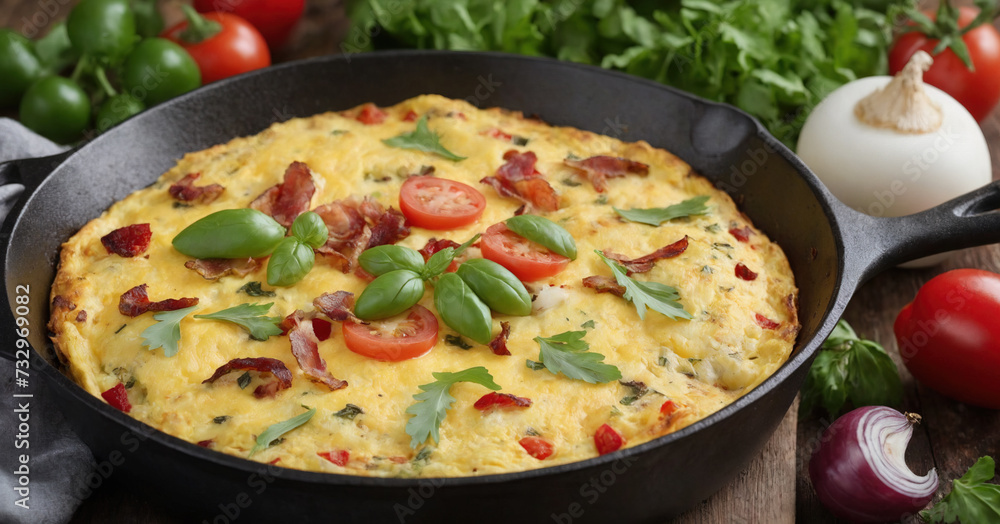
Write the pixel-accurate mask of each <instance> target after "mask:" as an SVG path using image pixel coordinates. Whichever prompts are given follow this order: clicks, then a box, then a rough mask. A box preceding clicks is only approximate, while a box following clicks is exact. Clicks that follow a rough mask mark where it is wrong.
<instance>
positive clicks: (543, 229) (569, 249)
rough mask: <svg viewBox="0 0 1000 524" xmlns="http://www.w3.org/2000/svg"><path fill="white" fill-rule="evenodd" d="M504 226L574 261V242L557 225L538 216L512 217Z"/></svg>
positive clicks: (567, 232) (571, 236)
mask: <svg viewBox="0 0 1000 524" xmlns="http://www.w3.org/2000/svg"><path fill="white" fill-rule="evenodd" d="M505 224H506V225H507V228H508V229H510V230H511V231H513V232H515V233H517V234H518V235H521V236H522V237H524V238H527V239H528V240H531V241H532V242H537V243H539V244H541V245H543V246H545V247H547V248H549V249H550V250H552V252H553V253H558V254H560V255H562V256H564V257H566V258H568V259H570V260H576V240H574V239H573V235H570V234H569V231H566V230H565V229H563V227H562V226H560V225H559V224H556V223H555V222H553V221H551V220H549V219H547V218H545V217H540V216H538V215H517V216H513V217H510V218H508V219H507V220H506V222H505Z"/></svg>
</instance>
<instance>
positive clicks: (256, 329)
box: [194, 302, 282, 340]
mask: <svg viewBox="0 0 1000 524" xmlns="http://www.w3.org/2000/svg"><path fill="white" fill-rule="evenodd" d="M273 305H274V302H268V303H267V304H240V305H238V306H233V307H231V308H228V309H223V310H221V311H216V312H215V313H210V314H207V315H195V316H194V318H204V319H207V320H221V321H223V322H231V323H233V324H236V325H237V326H240V327H242V328H243V329H245V330H247V331H248V332H249V333H250V338H252V339H254V340H267V337H271V336H276V335H280V334H281V331H282V330H281V328H280V327H278V324H280V323H281V317H269V316H267V312H268V311H270V310H271V306H273Z"/></svg>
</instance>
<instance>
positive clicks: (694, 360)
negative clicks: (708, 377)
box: [688, 358, 701, 364]
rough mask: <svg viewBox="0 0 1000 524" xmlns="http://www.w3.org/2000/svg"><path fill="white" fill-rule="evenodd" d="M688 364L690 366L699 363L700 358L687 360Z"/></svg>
mask: <svg viewBox="0 0 1000 524" xmlns="http://www.w3.org/2000/svg"><path fill="white" fill-rule="evenodd" d="M688 362H690V363H692V364H697V363H698V362H701V359H700V358H689V359H688Z"/></svg>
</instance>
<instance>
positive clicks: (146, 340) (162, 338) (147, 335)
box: [141, 306, 198, 357]
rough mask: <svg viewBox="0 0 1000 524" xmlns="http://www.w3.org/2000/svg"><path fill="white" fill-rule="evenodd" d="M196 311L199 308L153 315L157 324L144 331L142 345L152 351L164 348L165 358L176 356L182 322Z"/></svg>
mask: <svg viewBox="0 0 1000 524" xmlns="http://www.w3.org/2000/svg"><path fill="white" fill-rule="evenodd" d="M195 309H198V306H191V307H186V308H184V309H178V310H175V311H164V312H162V313H157V314H155V315H153V320H156V323H155V324H153V325H151V326H149V327H148V328H146V329H144V330H143V331H142V334H141V336H142V345H143V346H146V347H148V348H149V349H150V350H153V349H157V348H163V356H165V357H172V356H174V355H176V354H177V349H178V348H177V342H179V341H180V339H181V320H182V319H183V318H184V317H186V316H188V314H189V313H191V312H192V311H194V310H195Z"/></svg>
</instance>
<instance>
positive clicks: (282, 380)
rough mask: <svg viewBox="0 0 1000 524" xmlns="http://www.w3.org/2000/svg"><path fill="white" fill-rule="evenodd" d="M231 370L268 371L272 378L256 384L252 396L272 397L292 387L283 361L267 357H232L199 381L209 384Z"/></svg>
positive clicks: (264, 372)
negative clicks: (258, 384)
mask: <svg viewBox="0 0 1000 524" xmlns="http://www.w3.org/2000/svg"><path fill="white" fill-rule="evenodd" d="M233 371H256V372H258V373H260V374H266V373H269V374H271V376H273V377H274V380H271V381H268V382H267V383H266V384H261V385H260V386H257V389H255V390H254V392H253V396H255V397H257V398H264V397H273V396H274V395H276V394H277V393H278V392H279V391H281V390H283V389H288V388H290V387H292V372H291V371H288V367H287V366H285V363H284V362H282V361H280V360H278V359H276V358H267V357H257V358H234V359H232V360H230V361H229V362H226V363H225V364H223V365H221V366H219V369H216V370H215V373H214V374H213V375H212V376H211V377H209V378H207V379H205V380H203V381H202V382H201V383H202V384H211V383H213V382H215V381H216V380H218V379H219V378H221V377H222V376H223V375H226V374H228V373H231V372H233Z"/></svg>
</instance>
